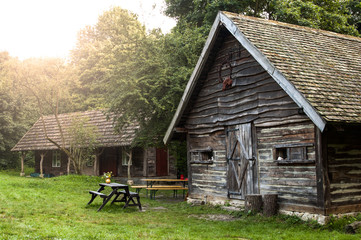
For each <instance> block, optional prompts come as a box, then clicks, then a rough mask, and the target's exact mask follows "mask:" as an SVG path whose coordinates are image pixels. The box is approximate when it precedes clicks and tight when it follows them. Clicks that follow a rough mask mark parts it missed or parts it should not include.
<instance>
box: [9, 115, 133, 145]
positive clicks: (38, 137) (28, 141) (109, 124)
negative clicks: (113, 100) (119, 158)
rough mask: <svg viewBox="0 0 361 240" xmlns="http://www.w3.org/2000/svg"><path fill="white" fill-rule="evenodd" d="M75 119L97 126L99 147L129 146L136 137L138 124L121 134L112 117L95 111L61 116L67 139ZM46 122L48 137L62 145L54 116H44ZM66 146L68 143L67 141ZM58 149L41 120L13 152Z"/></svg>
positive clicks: (130, 126)
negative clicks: (116, 130)
mask: <svg viewBox="0 0 361 240" xmlns="http://www.w3.org/2000/svg"><path fill="white" fill-rule="evenodd" d="M74 118H81V119H82V118H85V119H87V120H88V124H91V125H93V126H96V128H95V133H96V135H97V136H98V137H97V146H98V147H116V146H129V145H131V143H132V141H133V140H134V137H135V131H136V130H137V129H138V125H137V124H132V125H129V126H126V127H124V129H123V131H122V132H121V134H117V133H115V131H114V124H113V119H112V116H110V118H109V119H108V118H107V116H106V115H105V113H104V112H103V111H100V110H94V111H86V112H77V113H66V114H59V115H58V119H59V122H60V124H61V126H62V129H63V132H64V136H65V139H66V137H67V136H69V135H68V134H67V133H68V131H67V129H68V127H69V126H70V124H71V122H72V120H73V119H74ZM44 122H45V126H46V129H47V133H48V136H49V137H50V138H51V139H52V140H54V141H55V142H57V143H59V144H60V143H61V135H60V131H59V128H58V125H57V123H56V119H55V116H54V115H50V116H44ZM66 146H68V143H67V141H66ZM53 149H57V147H56V146H55V145H54V144H53V143H51V142H50V141H49V140H47V139H46V138H45V135H44V130H43V123H42V120H41V118H39V120H38V121H37V122H36V123H35V124H34V125H33V126H32V127H31V128H30V130H29V131H28V132H27V133H26V134H25V135H24V136H23V137H22V138H21V139H20V141H19V142H18V143H17V144H16V145H15V146H14V147H13V149H12V151H30V150H53Z"/></svg>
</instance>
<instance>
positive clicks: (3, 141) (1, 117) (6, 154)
mask: <svg viewBox="0 0 361 240" xmlns="http://www.w3.org/2000/svg"><path fill="white" fill-rule="evenodd" d="M17 64H19V63H18V61H16V59H13V58H11V57H10V56H9V55H8V53H6V52H1V53H0V169H5V168H14V167H18V166H19V164H20V161H19V154H18V153H14V152H10V150H11V149H12V148H13V147H14V145H15V144H16V143H17V141H18V140H19V139H20V138H21V137H22V135H23V134H24V133H25V132H26V130H27V128H28V127H29V126H30V124H31V123H32V121H33V120H34V116H33V115H32V112H33V109H32V107H33V105H32V103H31V102H28V101H26V100H25V99H24V92H23V90H22V88H21V84H22V82H21V79H18V78H15V77H14V67H15V66H17Z"/></svg>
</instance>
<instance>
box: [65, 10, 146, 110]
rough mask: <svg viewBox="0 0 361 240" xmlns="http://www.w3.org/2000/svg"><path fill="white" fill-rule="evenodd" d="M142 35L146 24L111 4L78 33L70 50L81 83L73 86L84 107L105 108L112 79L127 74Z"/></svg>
mask: <svg viewBox="0 0 361 240" xmlns="http://www.w3.org/2000/svg"><path fill="white" fill-rule="evenodd" d="M144 35H145V28H144V26H142V25H141V24H140V23H139V21H138V20H137V19H136V16H135V15H134V14H131V13H129V12H128V11H127V10H123V9H121V8H120V7H114V8H112V9H110V10H109V11H106V12H104V13H103V15H101V16H99V19H98V22H97V23H96V25H95V26H87V27H86V28H85V29H83V30H81V31H80V33H79V34H78V41H77V45H76V48H75V49H74V50H73V51H72V55H71V58H72V64H73V65H74V66H75V67H76V69H77V71H78V75H79V77H80V78H79V79H80V85H79V87H78V88H77V89H76V90H77V93H78V94H79V95H80V96H82V97H81V98H80V99H79V100H81V101H82V102H84V104H83V105H85V106H84V107H85V108H88V109H89V108H91V109H94V108H106V107H108V106H109V105H108V101H107V100H108V99H106V96H107V95H108V93H109V89H110V88H111V85H110V83H111V81H113V80H114V79H116V78H117V77H118V76H121V75H127V74H128V72H129V69H128V67H127V63H128V62H130V61H132V59H133V58H134V49H135V47H136V46H137V44H139V42H141V40H142V39H143V37H144Z"/></svg>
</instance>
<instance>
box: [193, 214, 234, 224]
mask: <svg viewBox="0 0 361 240" xmlns="http://www.w3.org/2000/svg"><path fill="white" fill-rule="evenodd" d="M189 217H194V218H198V219H205V220H209V221H225V222H227V221H235V220H236V218H234V217H232V216H231V215H228V214H202V215H194V214H192V215H189Z"/></svg>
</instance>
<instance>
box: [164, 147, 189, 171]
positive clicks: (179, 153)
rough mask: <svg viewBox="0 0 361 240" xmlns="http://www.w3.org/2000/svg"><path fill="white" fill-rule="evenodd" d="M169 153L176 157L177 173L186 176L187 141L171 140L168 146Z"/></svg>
mask: <svg viewBox="0 0 361 240" xmlns="http://www.w3.org/2000/svg"><path fill="white" fill-rule="evenodd" d="M168 149H169V152H170V155H172V156H173V157H175V159H176V168H177V171H178V174H183V175H184V177H188V170H187V142H186V141H173V142H171V143H170V144H169V146H168Z"/></svg>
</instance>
